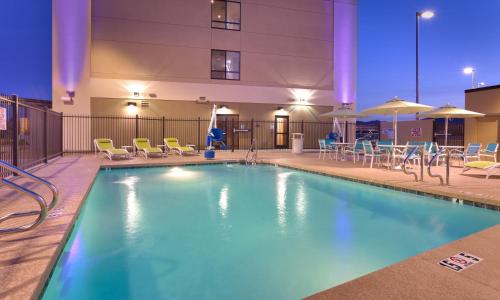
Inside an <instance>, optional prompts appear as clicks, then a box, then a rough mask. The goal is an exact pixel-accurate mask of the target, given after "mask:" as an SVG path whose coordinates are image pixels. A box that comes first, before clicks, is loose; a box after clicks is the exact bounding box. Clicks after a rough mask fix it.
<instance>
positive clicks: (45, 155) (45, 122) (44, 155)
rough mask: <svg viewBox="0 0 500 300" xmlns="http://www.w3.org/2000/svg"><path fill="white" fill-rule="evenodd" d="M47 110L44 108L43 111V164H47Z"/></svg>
mask: <svg viewBox="0 0 500 300" xmlns="http://www.w3.org/2000/svg"><path fill="white" fill-rule="evenodd" d="M48 115H49V108H48V107H45V111H44V114H43V131H44V133H45V134H44V137H43V157H44V162H45V163H48V162H49V120H48V119H49V116H48Z"/></svg>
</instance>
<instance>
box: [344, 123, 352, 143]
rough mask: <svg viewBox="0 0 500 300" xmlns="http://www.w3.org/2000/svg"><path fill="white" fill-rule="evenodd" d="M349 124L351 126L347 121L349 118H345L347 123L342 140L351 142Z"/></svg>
mask: <svg viewBox="0 0 500 300" xmlns="http://www.w3.org/2000/svg"><path fill="white" fill-rule="evenodd" d="M351 124H352V123H351ZM348 126H349V123H348V122H347V120H345V124H344V140H343V141H342V142H344V143H348V142H349V131H350V130H349V128H347V127H348ZM351 130H352V129H351Z"/></svg>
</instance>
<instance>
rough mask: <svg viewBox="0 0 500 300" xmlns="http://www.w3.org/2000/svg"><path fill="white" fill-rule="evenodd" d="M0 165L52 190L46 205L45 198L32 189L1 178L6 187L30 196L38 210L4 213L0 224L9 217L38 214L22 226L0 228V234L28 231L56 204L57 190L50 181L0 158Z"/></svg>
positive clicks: (45, 216)
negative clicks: (33, 219)
mask: <svg viewBox="0 0 500 300" xmlns="http://www.w3.org/2000/svg"><path fill="white" fill-rule="evenodd" d="M0 167H2V168H4V169H7V170H9V171H11V172H13V173H14V174H17V175H18V176H20V177H24V178H28V179H31V180H33V181H35V182H37V183H40V184H42V185H45V186H47V187H48V188H49V189H50V191H51V192H52V200H51V201H50V204H48V205H47V201H45V199H44V198H43V197H42V196H41V195H40V194H38V193H35V192H34V191H32V190H29V189H27V188H25V187H23V186H20V185H18V184H16V183H14V182H12V181H10V180H8V179H6V178H2V179H1V183H2V184H4V185H6V186H7V187H9V188H11V189H13V190H15V191H17V192H20V193H21V194H24V195H26V196H28V197H30V198H31V199H33V200H34V201H35V202H36V203H37V204H38V205H39V206H40V210H32V211H21V212H14V213H9V214H6V215H4V216H0V224H1V223H3V222H5V221H7V220H11V219H16V218H22V217H29V216H37V215H38V217H37V218H36V220H35V221H33V222H31V223H28V224H25V225H22V226H17V227H10V228H0V234H8V233H18V232H24V231H28V230H31V229H33V228H35V227H37V226H38V225H40V224H41V223H43V221H44V220H45V218H47V214H48V212H49V211H50V210H51V209H53V208H54V207H55V206H56V204H57V201H58V199H59V191H58V190H57V188H56V187H55V186H54V185H53V184H52V183H50V182H48V181H46V180H44V179H42V178H40V177H37V176H35V175H33V174H30V173H28V172H26V171H23V170H21V169H19V168H17V167H15V166H13V165H11V164H8V163H6V162H4V161H2V160H0Z"/></svg>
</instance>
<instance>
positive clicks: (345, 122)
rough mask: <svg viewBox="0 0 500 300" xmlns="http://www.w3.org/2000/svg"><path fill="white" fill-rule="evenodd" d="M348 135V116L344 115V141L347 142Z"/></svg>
mask: <svg viewBox="0 0 500 300" xmlns="http://www.w3.org/2000/svg"><path fill="white" fill-rule="evenodd" d="M346 136H347V121H346V117H345V116H344V134H343V136H342V142H343V143H345V142H346V141H347V139H346Z"/></svg>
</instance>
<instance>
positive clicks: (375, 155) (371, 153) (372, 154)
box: [362, 141, 382, 169]
mask: <svg viewBox="0 0 500 300" xmlns="http://www.w3.org/2000/svg"><path fill="white" fill-rule="evenodd" d="M362 145H363V152H364V153H363V154H364V155H363V166H364V165H365V163H366V159H367V158H370V159H371V161H370V169H371V168H373V160H374V159H376V160H377V162H378V165H379V166H380V156H381V155H382V153H381V152H380V151H378V150H375V149H373V145H372V142H371V141H362Z"/></svg>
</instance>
